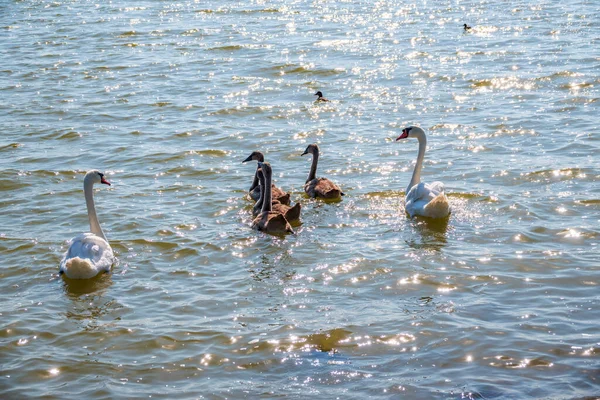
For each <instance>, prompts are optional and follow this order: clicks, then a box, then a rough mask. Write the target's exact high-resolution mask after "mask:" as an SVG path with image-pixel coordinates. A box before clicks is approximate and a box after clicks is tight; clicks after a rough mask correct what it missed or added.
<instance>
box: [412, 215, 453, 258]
mask: <svg viewBox="0 0 600 400" xmlns="http://www.w3.org/2000/svg"><path fill="white" fill-rule="evenodd" d="M451 218H452V215H450V216H448V217H447V218H427V217H421V216H415V217H413V218H411V219H410V224H409V226H410V228H412V230H413V231H414V232H416V233H417V234H418V235H411V238H410V239H408V240H406V243H407V244H408V245H409V246H410V247H411V248H413V249H421V250H435V251H440V250H442V248H443V247H444V246H446V244H447V242H448V240H447V237H446V234H447V232H448V227H449V224H450V219H451Z"/></svg>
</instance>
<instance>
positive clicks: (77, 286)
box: [61, 272, 113, 300]
mask: <svg viewBox="0 0 600 400" xmlns="http://www.w3.org/2000/svg"><path fill="white" fill-rule="evenodd" d="M61 277H62V280H63V289H64V291H65V294H67V296H68V297H69V298H70V299H72V300H77V299H80V298H81V297H82V296H87V295H102V294H103V293H104V292H106V290H107V289H108V288H109V287H110V285H112V283H113V282H112V274H111V273H104V272H103V273H100V274H98V275H97V276H95V277H94V278H92V279H69V278H67V277H66V276H65V275H64V274H63V275H61Z"/></svg>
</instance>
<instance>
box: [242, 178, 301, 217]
mask: <svg viewBox="0 0 600 400" xmlns="http://www.w3.org/2000/svg"><path fill="white" fill-rule="evenodd" d="M257 173H258V180H259V186H260V199H258V201H257V202H256V204H255V205H254V207H253V208H252V215H254V216H255V217H256V216H258V214H260V212H261V211H262V205H263V200H264V198H265V176H264V174H263V171H262V168H258V170H257ZM271 208H272V210H273V211H275V212H277V213H280V214H283V216H284V217H285V219H286V220H288V222H294V221H298V220H299V219H300V211H301V210H302V205H301V204H300V203H296V205H295V206H293V207H290V206H288V205H285V204H281V203H280V202H279V201H278V200H275V199H273V200H271Z"/></svg>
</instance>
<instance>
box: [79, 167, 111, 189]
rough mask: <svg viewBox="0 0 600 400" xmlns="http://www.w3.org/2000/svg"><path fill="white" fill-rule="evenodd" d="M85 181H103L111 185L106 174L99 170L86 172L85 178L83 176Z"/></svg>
mask: <svg viewBox="0 0 600 400" xmlns="http://www.w3.org/2000/svg"><path fill="white" fill-rule="evenodd" d="M83 182H84V183H85V182H92V183H103V184H105V185H108V186H110V182H109V181H107V180H106V178H105V177H104V174H103V173H102V172H100V171H98V170H95V169H94V170H91V171H88V173H87V174H85V178H83Z"/></svg>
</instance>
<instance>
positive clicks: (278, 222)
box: [252, 161, 294, 234]
mask: <svg viewBox="0 0 600 400" xmlns="http://www.w3.org/2000/svg"><path fill="white" fill-rule="evenodd" d="M258 165H259V167H260V169H261V170H262V172H263V174H264V179H265V184H264V185H263V186H264V198H263V203H262V209H261V212H260V213H259V214H258V215H257V216H256V218H254V220H253V221H252V229H256V230H257V231H261V232H266V233H276V234H284V233H294V230H293V229H292V226H291V225H290V223H289V222H288V220H287V219H285V216H284V215H283V214H281V213H278V212H275V211H273V209H272V201H271V200H272V193H271V192H272V187H271V179H272V176H273V170H272V168H271V164H269V163H268V162H260V161H259V162H258Z"/></svg>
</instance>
